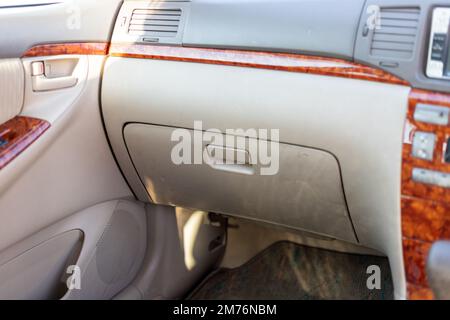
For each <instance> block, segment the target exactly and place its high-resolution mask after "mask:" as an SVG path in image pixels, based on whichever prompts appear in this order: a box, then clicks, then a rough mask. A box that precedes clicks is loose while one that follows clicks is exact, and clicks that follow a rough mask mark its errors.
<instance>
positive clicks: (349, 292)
mask: <svg viewBox="0 0 450 320" xmlns="http://www.w3.org/2000/svg"><path fill="white" fill-rule="evenodd" d="M372 265H374V266H378V267H379V271H380V272H379V273H378V272H375V274H374V273H373V271H371V272H370V273H369V274H368V273H367V268H368V267H369V266H372ZM375 269H377V268H376V267H375ZM377 273H378V274H379V277H378V278H379V282H378V284H379V285H380V287H381V288H380V289H376V288H375V289H369V288H368V287H367V282H368V278H369V277H371V275H373V276H372V277H371V278H370V280H369V283H370V284H375V285H376V284H377V281H376V280H375V277H376V275H377ZM189 299H192V300H203V299H205V300H215V299H224V300H229V299H236V300H240V299H244V300H245V299H255V300H259V299H283V300H284V299H286V300H311V299H353V300H361V299H363V300H391V299H393V285H392V278H391V272H390V268H389V263H388V260H387V258H383V257H377V256H368V255H358V254H347V253H339V252H334V251H328V250H324V249H317V248H311V247H306V246H301V245H296V244H294V243H291V242H278V243H275V244H274V245H272V246H270V247H269V248H267V249H266V250H264V251H263V252H261V253H260V254H258V255H257V256H255V257H254V258H253V259H251V260H250V261H249V262H247V263H245V264H244V265H242V266H240V267H238V268H235V269H219V270H218V271H216V272H215V273H213V274H211V275H210V276H209V277H208V278H207V279H205V281H203V282H202V283H201V284H200V286H199V287H197V289H195V290H194V291H193V292H192V294H191V295H190V296H189Z"/></svg>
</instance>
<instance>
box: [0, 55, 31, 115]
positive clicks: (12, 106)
mask: <svg viewBox="0 0 450 320" xmlns="http://www.w3.org/2000/svg"><path fill="white" fill-rule="evenodd" d="M24 78H25V77H24V71H23V67H22V63H21V61H20V59H3V60H0V124H1V123H4V122H6V121H8V120H9V119H11V118H13V117H15V116H16V115H18V114H19V113H20V110H21V109H22V105H23V97H24V86H25V79H24Z"/></svg>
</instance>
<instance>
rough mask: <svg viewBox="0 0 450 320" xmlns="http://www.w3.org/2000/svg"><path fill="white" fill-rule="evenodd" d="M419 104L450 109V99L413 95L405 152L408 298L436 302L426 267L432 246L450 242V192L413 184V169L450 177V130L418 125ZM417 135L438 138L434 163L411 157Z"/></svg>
mask: <svg viewBox="0 0 450 320" xmlns="http://www.w3.org/2000/svg"><path fill="white" fill-rule="evenodd" d="M418 103H426V104H433V105H439V106H444V107H449V108H450V95H448V94H442V93H436V92H429V91H424V90H417V89H413V90H412V91H411V93H410V95H409V104H408V112H407V119H406V123H405V131H404V141H403V151H402V159H403V160H402V198H401V208H402V210H401V212H402V242H403V258H404V263H405V274H406V279H407V282H408V286H407V291H408V298H409V299H433V294H432V291H431V289H430V288H429V286H428V281H427V277H426V271H425V266H426V260H427V256H428V252H429V249H430V248H431V246H432V244H433V243H434V242H435V241H437V240H443V239H450V189H445V188H441V187H438V186H432V185H427V184H422V183H416V182H414V181H412V169H413V168H424V169H430V170H435V171H441V172H447V173H450V164H448V163H445V162H444V161H443V154H444V150H445V149H444V148H445V145H446V141H447V138H448V137H450V126H439V125H433V124H428V123H422V122H417V121H415V120H414V111H415V109H416V105H417V104H418ZM416 131H425V132H431V133H434V134H436V137H437V141H436V147H435V150H434V158H433V160H432V161H426V160H421V159H417V158H414V157H412V156H411V151H412V139H413V137H414V133H415V132H416Z"/></svg>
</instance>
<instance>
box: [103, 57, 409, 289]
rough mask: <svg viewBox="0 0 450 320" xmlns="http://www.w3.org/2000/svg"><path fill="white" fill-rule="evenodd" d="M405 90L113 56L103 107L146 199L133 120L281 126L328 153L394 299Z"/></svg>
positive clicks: (295, 140)
mask: <svg viewBox="0 0 450 320" xmlns="http://www.w3.org/2000/svg"><path fill="white" fill-rule="evenodd" d="M409 92H410V88H409V87H406V86H401V85H391V84H383V83H374V82H370V81H363V80H354V79H343V78H338V77H328V76H319V75H310V74H301V73H292V72H283V71H275V70H260V69H252V68H245V67H234V66H219V65H207V64H200V63H187V62H172V61H160V60H149V59H131V58H120V57H110V58H108V60H107V62H106V64H105V69H104V75H103V81H102V110H103V116H104V120H105V127H106V130H107V133H108V135H109V138H110V141H111V146H112V148H113V151H114V153H115V156H116V158H117V160H118V162H119V164H120V166H121V169H122V171H123V173H124V174H125V176H126V177H127V180H128V182H129V183H130V186H131V187H132V188H133V190H134V191H135V193H136V195H137V196H138V197H139V198H140V199H141V200H143V201H148V200H149V196H148V193H147V191H146V190H145V187H144V185H143V184H142V182H141V181H140V179H139V176H138V174H137V173H136V170H135V168H134V167H133V165H132V163H131V161H130V156H129V154H128V151H127V149H126V146H125V144H124V140H123V128H124V126H125V125H126V124H127V123H130V122H142V123H151V124H156V125H164V126H172V127H182V128H190V129H192V128H193V124H194V121H196V120H202V121H203V127H204V128H218V129H220V130H221V131H224V130H226V129H227V128H244V129H247V128H278V129H279V130H280V141H281V142H283V143H287V144H294V145H301V146H306V147H312V148H317V149H321V150H326V151H327V152H330V153H331V154H333V155H334V156H335V157H336V158H337V160H338V162H339V165H340V168H341V175H342V182H343V188H344V193H345V196H346V199H347V205H348V210H349V212H350V215H351V218H352V221H353V224H354V227H355V231H356V234H357V237H358V240H359V243H360V244H361V245H364V246H366V247H369V248H373V249H376V250H378V251H380V252H382V253H384V254H386V255H387V256H388V257H389V260H390V264H391V270H392V274H393V279H394V286H395V296H396V298H403V297H405V288H406V287H405V277H404V269H403V259H402V246H401V245H402V244H401V224H400V182H401V179H400V176H401V154H402V138H403V127H404V123H405V119H406V109H407V103H408V94H409ZM147 147H148V148H150V147H151V146H147ZM324 223H327V221H324Z"/></svg>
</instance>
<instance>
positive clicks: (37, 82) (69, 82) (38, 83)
mask: <svg viewBox="0 0 450 320" xmlns="http://www.w3.org/2000/svg"><path fill="white" fill-rule="evenodd" d="M77 82H78V79H77V78H76V77H74V76H67V77H57V78H47V77H46V76H45V75H40V76H33V90H34V91H48V90H56V89H63V88H69V87H73V86H74V85H76V84H77Z"/></svg>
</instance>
